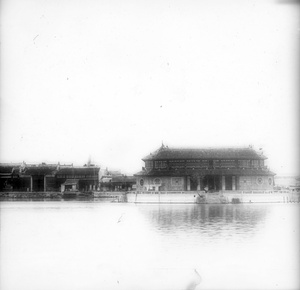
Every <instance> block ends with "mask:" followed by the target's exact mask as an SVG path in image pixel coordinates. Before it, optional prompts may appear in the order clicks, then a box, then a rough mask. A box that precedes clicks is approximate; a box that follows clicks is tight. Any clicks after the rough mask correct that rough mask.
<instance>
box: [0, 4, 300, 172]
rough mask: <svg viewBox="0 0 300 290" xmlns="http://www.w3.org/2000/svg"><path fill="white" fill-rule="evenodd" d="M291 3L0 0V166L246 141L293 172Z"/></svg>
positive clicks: (295, 77) (294, 39)
mask: <svg viewBox="0 0 300 290" xmlns="http://www.w3.org/2000/svg"><path fill="white" fill-rule="evenodd" d="M298 3H299V2H298V1H284V0H281V1H280V0H259V1H258V0H253V1H251V0H227V1H224V0H210V1H208V0H198V1H197V0H185V1H183V0H160V1H158V0H153V1H145V0H139V1H137V0H127V1H124V0H123V1H121V0H99V1H96V0H85V1H83V0H73V1H70V0H26V1H24V0H2V1H1V66H0V68H1V79H0V81H1V88H0V93H1V119H0V130H1V131H0V137H1V139H0V161H1V162H22V161H25V162H27V163H40V162H46V163H57V162H60V163H74V164H75V165H83V164H85V163H86V162H87V161H88V159H89V157H90V158H91V160H92V162H93V163H95V164H97V165H99V166H101V167H102V168H106V167H108V168H109V169H119V170H121V171H122V172H123V173H126V174H133V173H135V172H137V171H140V170H141V167H142V166H143V162H142V160H141V159H142V158H143V157H144V156H146V155H148V154H149V153H150V152H153V151H154V150H156V149H157V148H159V147H160V146H161V144H162V142H163V143H164V144H165V145H168V146H169V147H191V148H201V147H248V146H249V145H252V146H253V147H254V148H255V149H259V148H263V152H264V154H265V155H266V156H267V157H268V161H267V162H268V163H267V165H268V166H270V168H271V170H272V171H274V172H275V173H277V174H278V175H296V174H299V166H298V163H299V137H298V135H299V134H298V132H299V125H298V123H299V85H298V82H299V71H298V66H299V58H298V54H299V12H298V10H299V9H298V8H299V5H298Z"/></svg>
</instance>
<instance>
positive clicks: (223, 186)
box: [222, 175, 225, 190]
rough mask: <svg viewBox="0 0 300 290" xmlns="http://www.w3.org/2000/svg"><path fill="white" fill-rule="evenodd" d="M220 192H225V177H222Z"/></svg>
mask: <svg viewBox="0 0 300 290" xmlns="http://www.w3.org/2000/svg"><path fill="white" fill-rule="evenodd" d="M222 190H225V176H224V175H222Z"/></svg>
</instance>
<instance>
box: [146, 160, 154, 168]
mask: <svg viewBox="0 0 300 290" xmlns="http://www.w3.org/2000/svg"><path fill="white" fill-rule="evenodd" d="M145 166H146V168H153V161H146V162H145Z"/></svg>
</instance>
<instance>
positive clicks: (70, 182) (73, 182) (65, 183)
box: [63, 179, 79, 185]
mask: <svg viewBox="0 0 300 290" xmlns="http://www.w3.org/2000/svg"><path fill="white" fill-rule="evenodd" d="M78 182H79V179H67V180H66V181H65V182H64V183H63V185H74V184H76V185H77V184H78Z"/></svg>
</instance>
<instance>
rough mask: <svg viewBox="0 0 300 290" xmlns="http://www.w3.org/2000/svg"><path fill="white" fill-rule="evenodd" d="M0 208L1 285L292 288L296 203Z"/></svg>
mask: <svg viewBox="0 0 300 290" xmlns="http://www.w3.org/2000/svg"><path fill="white" fill-rule="evenodd" d="M0 209H1V212H0V217H1V234H0V235H1V236H0V237H1V248H0V250H1V253H0V254H1V256H0V257H1V260H0V262H1V264H0V266H1V268H0V279H1V280H0V283H1V284H0V288H1V289H2V290H11V289H14V290H17V289H20V290H21V289H22V290H26V289H28V290H29V289H30V290H35V289H36V290H43V289H46V290H48V289H49V290H54V289H58V290H60V289H63V290H65V289H70V290H71V289H72V290H76V289H84V290H89V289H93V290H94V289H98V290H101V289H103V290H105V289H170V290H171V289H172V290H175V289H189V287H188V286H187V284H188V283H187V282H188V281H189V279H194V278H195V272H194V269H196V271H197V272H198V273H199V274H200V275H201V278H202V282H201V283H200V284H199V285H198V286H197V287H196V289H299V285H300V282H299V270H300V267H299V204H249V205H243V204H237V205H229V204H226V205H146V204H145V205H134V204H122V203H103V202H102V203H101V202H77V201H73V202H72V201H68V202H67V201H63V202H61V201H56V202H23V201H22V202H2V203H1V204H0ZM193 275H194V276H193ZM192 288H193V287H192ZM192 288H190V289H192Z"/></svg>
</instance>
